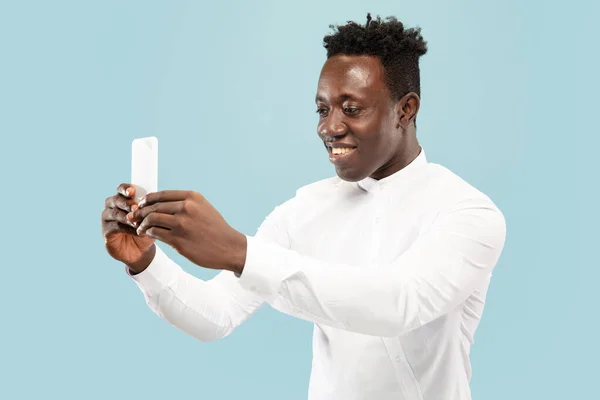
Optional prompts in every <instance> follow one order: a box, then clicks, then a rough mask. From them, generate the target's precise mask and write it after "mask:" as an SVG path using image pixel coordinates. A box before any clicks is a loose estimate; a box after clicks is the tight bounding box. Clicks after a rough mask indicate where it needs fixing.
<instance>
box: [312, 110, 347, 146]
mask: <svg viewBox="0 0 600 400" xmlns="http://www.w3.org/2000/svg"><path fill="white" fill-rule="evenodd" d="M317 133H318V134H319V136H320V137H321V138H322V139H323V140H324V141H333V140H335V139H338V138H340V137H343V136H345V135H346V134H347V133H348V127H347V126H346V124H345V123H344V121H343V120H342V118H340V116H339V114H338V113H336V112H332V113H330V114H329V115H328V116H327V117H325V118H323V120H321V122H320V123H319V126H318V129H317Z"/></svg>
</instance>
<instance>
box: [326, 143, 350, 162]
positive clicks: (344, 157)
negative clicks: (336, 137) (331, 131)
mask: <svg viewBox="0 0 600 400" xmlns="http://www.w3.org/2000/svg"><path fill="white" fill-rule="evenodd" d="M328 150H329V161H331V162H332V163H333V164H342V163H345V162H346V161H348V159H349V158H350V157H352V155H353V154H354V153H356V147H329V148H328Z"/></svg>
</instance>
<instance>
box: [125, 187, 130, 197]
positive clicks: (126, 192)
mask: <svg viewBox="0 0 600 400" xmlns="http://www.w3.org/2000/svg"><path fill="white" fill-rule="evenodd" d="M130 194H131V188H129V189H127V190H126V191H125V196H129V195H130Z"/></svg>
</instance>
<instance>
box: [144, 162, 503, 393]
mask: <svg viewBox="0 0 600 400" xmlns="http://www.w3.org/2000/svg"><path fill="white" fill-rule="evenodd" d="M505 234H506V225H505V220H504V217H503V215H502V213H501V212H500V211H499V210H498V208H497V207H496V206H495V205H494V203H493V202H492V201H491V200H490V199H489V198H488V197H487V196H485V195H484V194H482V193H481V192H480V191H478V190H476V189H475V188H473V187H472V186H470V185H469V184H468V183H466V182H465V181H463V180H462V179H461V178H459V177H458V176H457V175H455V174H453V173H452V172H450V171H449V170H447V169H446V168H444V167H442V166H440V165H437V164H433V163H428V162H427V161H426V158H425V154H424V152H423V151H421V154H420V155H419V156H418V157H417V158H416V159H415V160H414V161H413V162H412V163H411V164H410V165H409V166H407V167H406V168H404V169H402V170H400V171H399V172H397V173H395V174H393V175H391V176H389V177H386V178H384V179H381V180H379V181H377V180H374V179H371V178H367V179H364V180H362V181H360V182H355V183H351V182H346V181H343V180H341V179H340V178H338V177H333V178H329V179H325V180H322V181H319V182H316V183H313V184H310V185H307V186H305V187H303V188H301V189H299V190H298V191H297V192H296V195H295V196H294V197H293V198H292V199H290V200H288V201H286V202H285V203H283V204H282V205H280V206H278V207H276V208H275V210H274V211H273V212H272V213H271V214H270V215H269V216H268V217H267V218H266V219H265V221H264V222H263V223H262V224H261V226H260V228H259V229H258V232H257V233H256V235H255V236H253V237H252V236H248V250H247V259H246V264H245V267H244V270H243V273H242V275H241V276H240V277H236V276H235V275H234V274H233V273H232V272H229V271H223V272H221V273H219V274H218V275H217V276H216V277H215V278H214V279H211V280H209V281H202V280H200V279H198V278H196V277H193V276H192V275H190V274H188V273H186V272H184V271H183V270H182V269H181V268H180V267H179V266H178V265H177V264H176V263H175V262H173V261H172V260H171V259H169V258H168V257H167V256H166V254H165V253H164V252H163V251H161V249H160V248H157V252H156V256H155V258H154V260H153V262H152V263H151V264H150V266H149V267H148V268H147V269H146V270H145V271H144V272H142V273H140V274H137V275H135V276H133V277H132V279H134V280H135V282H136V283H137V285H138V287H139V288H140V289H141V291H142V292H143V294H144V296H145V298H146V301H147V303H148V305H149V306H150V308H151V309H152V310H153V311H154V312H156V313H157V314H158V315H159V316H161V317H162V318H163V319H165V320H166V321H168V322H169V323H171V324H172V325H174V326H176V327H177V328H179V329H181V330H183V331H185V332H187V333H188V334H190V335H192V336H194V337H196V338H197V339H199V340H201V341H211V340H216V339H220V338H223V337H225V336H226V335H228V334H230V333H231V332H232V331H233V330H234V329H235V328H236V327H237V326H239V325H240V324H241V323H242V322H244V321H245V320H246V319H247V318H248V317H250V315H252V313H253V312H254V311H256V310H257V309H258V308H259V307H260V306H261V305H262V304H264V303H268V304H270V305H271V306H272V307H273V308H275V309H277V310H279V311H281V312H283V313H286V314H289V315H293V316H295V317H298V318H302V319H305V320H308V321H312V322H314V324H315V325H314V334H313V362H312V371H311V378H310V383H309V400H468V399H470V398H471V393H470V389H469V382H470V379H471V365H470V361H469V350H470V346H471V344H472V343H473V335H474V333H475V330H476V328H477V326H478V324H479V321H480V318H481V314H482V311H483V307H484V303H485V297H486V292H487V288H488V285H489V282H490V277H491V272H492V269H493V268H494V267H495V265H496V263H497V261H498V258H499V256H500V253H501V252H502V248H503V247H504V241H505ZM157 247H158V246H157ZM284 397H285V394H282V398H284Z"/></svg>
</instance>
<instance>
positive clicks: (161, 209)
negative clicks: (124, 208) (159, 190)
mask: <svg viewBox="0 0 600 400" xmlns="http://www.w3.org/2000/svg"><path fill="white" fill-rule="evenodd" d="M183 205H184V202H183V201H174V202H169V203H154V204H152V205H149V206H146V207H143V208H136V209H135V210H132V211H131V212H130V213H129V214H128V215H127V219H128V220H129V221H138V222H139V221H141V220H143V219H144V218H146V217H147V216H148V215H150V214H152V213H159V214H170V215H174V214H177V213H178V212H181V210H183Z"/></svg>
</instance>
